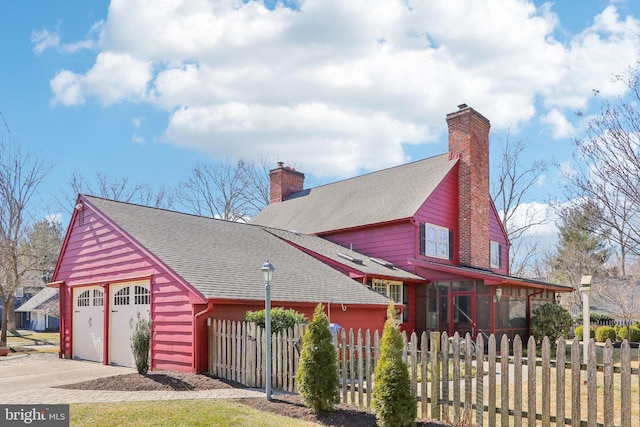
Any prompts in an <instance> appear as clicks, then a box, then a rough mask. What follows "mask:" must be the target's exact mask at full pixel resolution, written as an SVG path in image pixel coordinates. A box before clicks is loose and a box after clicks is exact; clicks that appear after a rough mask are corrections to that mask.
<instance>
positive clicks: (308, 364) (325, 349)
mask: <svg viewBox="0 0 640 427" xmlns="http://www.w3.org/2000/svg"><path fill="white" fill-rule="evenodd" d="M337 367H338V358H337V355H336V348H335V347H334V346H333V343H332V336H331V331H330V330H329V321H328V320H327V317H326V316H325V315H324V306H323V305H322V304H318V306H317V307H316V309H315V311H314V313H313V320H312V321H311V323H310V324H309V328H308V329H307V332H305V334H304V337H303V339H302V352H301V353H300V364H299V365H298V372H297V373H296V382H297V385H298V392H299V393H300V396H301V397H302V400H304V403H305V405H306V406H307V407H309V408H310V409H311V410H312V411H313V412H315V413H318V412H320V411H330V410H332V409H333V405H334V404H335V403H338V402H340V380H339V378H338V369H337Z"/></svg>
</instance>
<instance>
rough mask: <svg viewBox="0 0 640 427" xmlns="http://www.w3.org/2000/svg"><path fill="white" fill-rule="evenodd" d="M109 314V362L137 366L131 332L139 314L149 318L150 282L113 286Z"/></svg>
mask: <svg viewBox="0 0 640 427" xmlns="http://www.w3.org/2000/svg"><path fill="white" fill-rule="evenodd" d="M110 293H111V313H110V316H109V363H111V364H114V365H120V366H129V367H135V361H134V359H133V353H132V352H131V343H130V342H131V334H132V333H133V330H134V328H135V326H136V322H137V320H138V314H139V315H140V317H141V318H145V319H148V318H149V309H150V305H149V297H150V294H149V284H148V283H129V284H123V285H113V286H111V292H110Z"/></svg>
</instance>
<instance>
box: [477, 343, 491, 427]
mask: <svg viewBox="0 0 640 427" xmlns="http://www.w3.org/2000/svg"><path fill="white" fill-rule="evenodd" d="M475 353H476V354H475V359H476V424H477V425H478V426H480V427H482V426H483V425H484V338H483V336H482V333H479V334H478V336H477V338H476V352H475ZM494 425H495V424H494Z"/></svg>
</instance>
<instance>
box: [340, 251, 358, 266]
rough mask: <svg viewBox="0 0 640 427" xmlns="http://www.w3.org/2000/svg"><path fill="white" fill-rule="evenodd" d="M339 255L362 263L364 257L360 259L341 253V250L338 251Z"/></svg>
mask: <svg viewBox="0 0 640 427" xmlns="http://www.w3.org/2000/svg"><path fill="white" fill-rule="evenodd" d="M338 256H339V257H340V258H344V259H348V260H349V261H351V262H353V263H356V264H362V263H363V261H362V259H360V258H356V257H352V256H350V255H347V254H343V253H340V252H338Z"/></svg>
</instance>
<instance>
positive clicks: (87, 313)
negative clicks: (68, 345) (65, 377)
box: [73, 286, 104, 362]
mask: <svg viewBox="0 0 640 427" xmlns="http://www.w3.org/2000/svg"><path fill="white" fill-rule="evenodd" d="M73 291H74V292H73V295H74V297H73V331H74V338H73V356H74V358H77V359H85V360H92V361H95V362H102V361H103V358H104V357H103V354H104V353H103V348H104V290H103V289H102V288H101V287H99V286H92V287H82V288H75V289H74V290H73Z"/></svg>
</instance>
